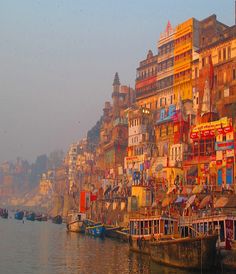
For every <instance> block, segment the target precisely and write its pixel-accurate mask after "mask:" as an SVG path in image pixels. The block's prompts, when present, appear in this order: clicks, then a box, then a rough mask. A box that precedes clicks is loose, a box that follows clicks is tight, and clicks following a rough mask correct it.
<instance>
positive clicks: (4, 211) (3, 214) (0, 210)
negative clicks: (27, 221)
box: [0, 208, 8, 219]
mask: <svg viewBox="0 0 236 274" xmlns="http://www.w3.org/2000/svg"><path fill="white" fill-rule="evenodd" d="M0 216H1V217H2V218H3V219H7V218H8V210H7V209H6V208H0Z"/></svg>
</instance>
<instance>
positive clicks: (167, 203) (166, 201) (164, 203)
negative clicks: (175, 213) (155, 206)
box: [161, 197, 171, 207]
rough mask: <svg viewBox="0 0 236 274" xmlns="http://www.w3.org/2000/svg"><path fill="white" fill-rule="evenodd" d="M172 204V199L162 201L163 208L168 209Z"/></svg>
mask: <svg viewBox="0 0 236 274" xmlns="http://www.w3.org/2000/svg"><path fill="white" fill-rule="evenodd" d="M170 203H171V199H170V198H169V197H166V198H165V199H164V200H163V201H162V204H161V205H162V207H166V206H168V205H169V204H170Z"/></svg>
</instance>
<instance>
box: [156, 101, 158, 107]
mask: <svg viewBox="0 0 236 274" xmlns="http://www.w3.org/2000/svg"><path fill="white" fill-rule="evenodd" d="M157 107H158V101H157V100H156V108H157Z"/></svg>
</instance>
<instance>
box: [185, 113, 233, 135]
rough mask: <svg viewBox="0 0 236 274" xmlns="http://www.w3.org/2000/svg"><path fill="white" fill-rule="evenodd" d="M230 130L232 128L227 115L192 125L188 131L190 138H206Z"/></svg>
mask: <svg viewBox="0 0 236 274" xmlns="http://www.w3.org/2000/svg"><path fill="white" fill-rule="evenodd" d="M232 131H233V128H232V125H231V120H230V119H228V118H227V117H224V118H222V119H220V120H217V121H214V122H209V123H202V124H199V125H197V126H195V127H193V128H192V131H191V133H190V137H191V138H192V139H196V138H207V137H214V136H215V135H217V134H227V133H229V132H232Z"/></svg>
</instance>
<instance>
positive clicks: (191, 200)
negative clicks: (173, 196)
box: [185, 195, 196, 209]
mask: <svg viewBox="0 0 236 274" xmlns="http://www.w3.org/2000/svg"><path fill="white" fill-rule="evenodd" d="M195 198H196V195H192V196H191V197H190V198H189V199H188V201H187V202H186V206H185V209H188V208H189V207H190V206H191V205H192V204H193V202H194V200H195Z"/></svg>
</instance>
